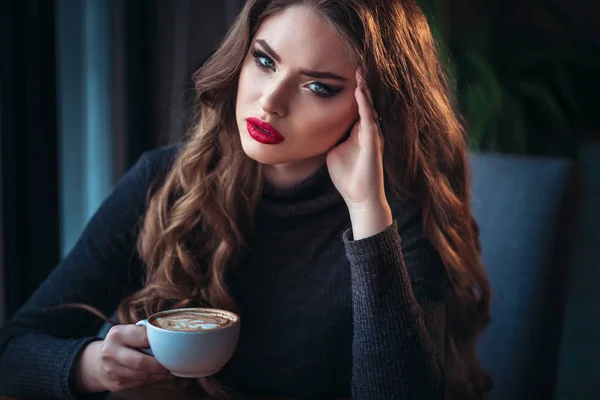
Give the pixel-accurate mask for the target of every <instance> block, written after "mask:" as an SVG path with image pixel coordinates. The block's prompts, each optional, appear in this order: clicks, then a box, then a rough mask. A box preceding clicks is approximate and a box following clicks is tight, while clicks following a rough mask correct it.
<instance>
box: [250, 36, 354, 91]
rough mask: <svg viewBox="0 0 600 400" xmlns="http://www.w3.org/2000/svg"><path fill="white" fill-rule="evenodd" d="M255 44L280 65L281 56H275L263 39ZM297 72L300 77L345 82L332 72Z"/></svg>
mask: <svg viewBox="0 0 600 400" xmlns="http://www.w3.org/2000/svg"><path fill="white" fill-rule="evenodd" d="M256 43H258V44H259V45H260V46H261V47H262V48H263V50H264V51H265V52H266V53H267V54H268V55H270V56H271V57H273V59H275V61H277V62H278V63H281V56H279V54H277V52H275V50H273V49H272V48H271V46H269V44H268V43H267V42H266V41H264V40H263V39H258V40H257V41H256ZM299 72H300V73H301V74H302V75H306V76H309V77H311V78H317V79H335V80H338V81H347V79H346V78H344V77H341V76H339V75H336V74H334V73H333V72H325V71H314V70H310V69H301V70H300V71H299Z"/></svg>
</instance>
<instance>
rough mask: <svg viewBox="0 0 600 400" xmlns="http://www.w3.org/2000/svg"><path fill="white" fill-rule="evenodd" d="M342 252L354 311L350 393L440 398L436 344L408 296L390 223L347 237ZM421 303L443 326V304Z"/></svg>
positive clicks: (365, 396)
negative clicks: (349, 275) (378, 229)
mask: <svg viewBox="0 0 600 400" xmlns="http://www.w3.org/2000/svg"><path fill="white" fill-rule="evenodd" d="M347 239H349V238H347ZM347 251H348V256H349V259H350V262H351V273H352V293H353V311H354V342H353V385H352V391H353V397H355V398H361V399H381V398H385V399H422V398H423V399H436V398H442V397H443V391H444V385H445V383H444V374H443V370H442V366H441V365H440V359H439V356H438V353H437V351H436V349H437V348H438V347H439V346H437V343H435V342H434V340H433V339H432V336H431V334H430V331H429V330H428V329H427V327H426V325H425V322H424V319H423V317H422V314H421V313H422V311H425V310H422V309H421V306H420V305H419V302H418V301H417V298H416V297H415V295H414V292H413V289H412V286H411V281H410V278H409V274H408V271H407V269H406V266H405V265H404V261H403V258H402V252H401V246H400V237H399V235H398V232H397V228H396V226H395V224H393V225H391V226H390V227H388V228H387V229H384V230H383V231H382V232H380V233H378V234H376V235H374V236H370V237H367V238H366V239H363V240H360V241H358V242H356V241H350V240H347ZM423 304H424V305H425V306H426V308H427V310H426V311H427V312H428V313H430V315H428V316H429V317H431V318H430V319H433V320H437V324H436V325H437V326H439V327H441V328H440V329H441V330H443V326H444V325H445V318H444V317H445V315H444V308H445V306H444V303H443V302H437V301H433V302H429V301H427V300H426V301H424V302H423ZM436 336H439V335H436ZM436 340H443V335H441V337H436Z"/></svg>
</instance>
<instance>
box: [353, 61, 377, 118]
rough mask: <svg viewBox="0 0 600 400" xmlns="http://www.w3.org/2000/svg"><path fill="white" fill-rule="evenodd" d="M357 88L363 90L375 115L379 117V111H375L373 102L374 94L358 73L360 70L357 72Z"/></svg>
mask: <svg viewBox="0 0 600 400" xmlns="http://www.w3.org/2000/svg"><path fill="white" fill-rule="evenodd" d="M356 86H357V87H360V88H362V90H363V92H364V94H365V96H366V97H367V100H368V102H369V105H370V106H371V108H372V110H373V115H374V116H377V111H376V110H375V102H374V101H373V94H372V93H371V90H370V89H369V88H368V87H367V84H366V82H365V80H364V79H363V77H362V75H361V74H360V73H359V72H358V70H357V71H356Z"/></svg>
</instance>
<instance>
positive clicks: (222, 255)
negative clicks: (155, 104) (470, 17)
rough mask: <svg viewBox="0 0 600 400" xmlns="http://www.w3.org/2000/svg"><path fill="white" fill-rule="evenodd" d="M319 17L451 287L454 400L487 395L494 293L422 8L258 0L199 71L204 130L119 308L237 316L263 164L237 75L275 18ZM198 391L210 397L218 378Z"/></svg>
mask: <svg viewBox="0 0 600 400" xmlns="http://www.w3.org/2000/svg"><path fill="white" fill-rule="evenodd" d="M297 4H301V5H304V6H307V7H310V8H312V9H313V10H314V11H315V12H317V13H318V14H319V15H321V16H322V17H323V18H324V19H325V20H326V21H327V22H328V23H330V24H331V25H332V26H333V27H334V28H335V29H336V30H337V32H339V34H340V36H341V37H342V39H343V41H344V43H345V45H346V46H347V47H348V49H349V51H350V52H351V54H352V55H353V56H354V59H355V61H356V63H357V67H358V68H359V69H360V70H361V71H362V74H363V76H364V77H365V79H366V82H367V84H368V86H369V88H370V89H371V91H372V93H373V100H374V104H375V108H376V110H377V111H378V112H379V114H380V115H383V116H384V119H383V123H382V130H383V132H384V140H385V151H384V167H385V172H386V174H387V177H388V179H389V181H390V182H391V183H392V184H393V186H394V187H395V188H396V189H397V190H399V191H401V192H403V193H406V194H408V195H409V196H412V197H414V198H416V199H417V200H418V202H419V203H420V205H421V207H422V210H423V225H424V230H425V234H426V236H427V237H428V239H429V240H430V241H431V243H432V244H433V245H434V246H435V248H436V249H437V251H438V252H439V253H440V255H441V258H442V260H443V262H444V265H445V267H446V269H447V272H448V275H449V277H450V279H451V283H452V285H453V291H452V294H451V297H450V299H449V302H448V304H447V327H446V332H447V333H446V343H445V349H446V354H445V367H446V368H445V370H446V376H447V383H448V388H449V392H450V393H452V395H453V396H454V397H455V398H460V399H470V398H472V399H479V398H482V397H483V396H484V394H483V393H484V391H485V387H484V386H485V381H486V379H485V378H486V375H485V373H484V371H483V369H482V368H481V366H480V364H479V362H478V360H477V357H476V354H475V345H476V340H477V337H478V335H479V334H480V333H481V332H482V330H483V329H484V328H485V326H486V325H487V324H488V323H489V320H490V316H489V298H490V287H489V283H488V280H487V278H486V275H485V272H484V270H483V268H482V264H481V260H480V248H479V239H478V228H477V225H476V223H475V221H474V219H473V217H472V215H471V204H470V189H469V176H468V164H467V145H466V139H465V133H464V131H463V128H462V125H461V123H460V121H459V118H458V116H457V112H456V108H455V102H454V100H453V98H452V96H451V90H450V89H449V85H448V82H447V77H446V73H445V71H444V70H443V68H442V66H441V63H440V62H439V60H438V55H437V51H436V43H434V40H433V38H432V34H431V32H430V29H429V26H428V24H427V20H426V17H425V15H424V14H423V12H422V11H421V10H420V9H419V7H418V6H417V5H416V3H415V1H413V0H343V1H342V0H249V1H247V2H246V3H245V6H244V7H243V10H242V11H241V13H240V14H239V16H238V18H237V20H236V21H235V23H234V24H233V26H232V27H231V29H230V31H229V32H228V34H227V36H226V37H225V39H224V40H223V42H222V44H221V45H220V47H219V48H218V49H217V50H216V52H215V53H214V54H213V55H212V56H211V57H210V58H209V59H208V61H207V62H206V63H205V64H204V65H203V66H202V67H201V68H200V69H199V70H198V71H197V73H195V75H194V81H195V88H196V92H197V100H198V109H199V118H198V120H199V122H198V123H197V124H196V125H195V127H194V128H193V129H192V130H190V132H189V133H188V135H187V136H186V139H185V141H184V143H183V147H182V148H181V149H180V151H179V153H178V156H177V158H176V160H175V161H174V164H173V166H172V167H171V169H170V171H169V172H168V174H167V175H166V177H165V178H164V181H162V182H161V183H160V185H159V187H158V188H157V189H156V190H155V191H153V192H152V194H151V195H150V196H149V201H148V208H147V212H146V214H145V217H144V219H143V223H142V226H141V231H140V234H139V239H138V252H139V255H140V258H141V259H142V260H143V262H144V263H145V265H146V268H147V272H146V277H145V282H144V287H143V289H142V290H140V291H138V292H136V293H134V294H133V295H131V296H129V297H128V298H127V299H125V300H124V301H123V302H122V303H121V304H120V306H119V308H118V315H119V319H120V321H121V322H125V323H134V322H135V321H138V320H139V319H141V318H144V317H146V316H147V315H149V314H151V313H154V312H157V311H160V310H163V309H166V308H172V307H185V306H200V305H203V306H211V307H218V308H224V309H227V310H231V311H235V310H236V304H235V302H234V299H233V298H232V296H231V294H230V293H229V291H228V289H227V286H226V284H225V277H224V274H225V272H226V270H227V269H228V268H230V267H232V266H234V265H235V264H236V262H237V261H238V260H239V258H240V256H241V255H242V254H243V252H244V250H245V241H244V239H245V238H246V237H247V235H248V234H249V233H250V232H251V229H252V220H253V214H254V212H255V210H256V207H257V205H258V203H259V201H260V198H261V192H262V179H263V178H262V170H261V166H260V165H259V164H258V163H256V162H255V161H253V160H251V159H250V158H249V157H248V156H246V155H245V154H244V152H243V150H242V146H241V142H240V137H239V133H238V129H237V125H236V121H235V99H236V93H237V82H238V77H239V74H240V69H241V67H242V63H243V61H244V58H245V57H246V54H247V52H248V50H249V46H250V44H251V40H252V39H253V37H254V35H255V34H256V32H257V30H258V28H259V26H260V25H261V23H262V22H263V21H264V20H265V18H268V17H269V16H272V15H275V14H277V13H279V12H281V11H282V10H283V9H284V8H286V7H289V6H290V5H297ZM201 384H202V385H203V386H204V387H205V389H207V390H213V389H214V387H212V386H211V383H210V382H209V381H206V380H203V381H201Z"/></svg>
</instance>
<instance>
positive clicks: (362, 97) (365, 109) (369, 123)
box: [354, 87, 375, 128]
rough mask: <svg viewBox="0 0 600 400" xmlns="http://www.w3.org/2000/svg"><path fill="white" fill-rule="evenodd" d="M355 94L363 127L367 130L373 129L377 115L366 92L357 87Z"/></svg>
mask: <svg viewBox="0 0 600 400" xmlns="http://www.w3.org/2000/svg"><path fill="white" fill-rule="evenodd" d="M354 94H355V97H356V103H357V104H358V115H359V116H360V122H361V125H363V126H364V127H365V128H371V127H373V125H374V122H375V115H374V113H373V108H372V107H371V105H370V104H369V100H368V99H367V96H366V94H365V92H364V90H363V89H361V88H360V87H357V88H356V91H355V93H354Z"/></svg>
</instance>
